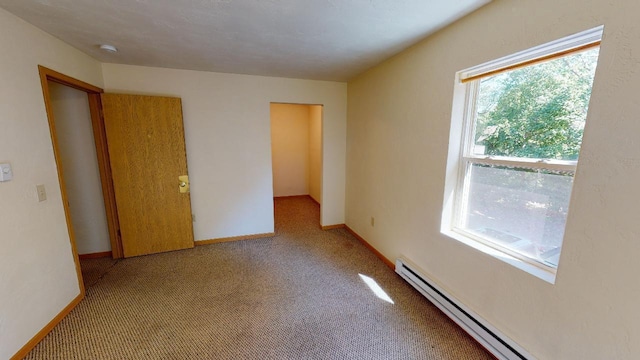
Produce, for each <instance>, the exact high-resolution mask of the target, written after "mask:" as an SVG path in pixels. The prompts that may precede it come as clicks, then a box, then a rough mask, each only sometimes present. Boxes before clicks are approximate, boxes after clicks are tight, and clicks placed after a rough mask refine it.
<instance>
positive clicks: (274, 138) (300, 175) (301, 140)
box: [270, 103, 323, 226]
mask: <svg viewBox="0 0 640 360" xmlns="http://www.w3.org/2000/svg"><path fill="white" fill-rule="evenodd" d="M270 110H271V164H272V167H273V169H272V171H273V197H274V198H283V197H292V196H301V197H309V198H311V199H312V200H313V201H315V202H316V203H317V205H318V208H319V211H318V213H319V216H318V219H317V222H318V225H319V226H320V224H321V223H322V211H321V208H322V172H323V166H322V136H323V135H322V123H323V119H322V115H323V106H322V105H316V104H291V103H271V106H270Z"/></svg>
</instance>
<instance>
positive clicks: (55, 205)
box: [0, 9, 102, 359]
mask: <svg viewBox="0 0 640 360" xmlns="http://www.w3.org/2000/svg"><path fill="white" fill-rule="evenodd" d="M0 33H2V34H4V35H3V36H0V48H2V49H4V51H2V52H0V73H1V74H2V81H1V82H0V98H1V99H2V101H0V162H9V163H11V166H12V168H13V176H14V177H13V180H11V181H9V182H3V183H0V199H1V204H2V206H0V228H2V235H1V236H0V246H1V248H2V250H1V251H0V359H8V358H10V357H11V356H13V355H14V354H15V353H16V352H17V351H18V350H19V349H20V348H22V347H23V346H24V345H25V344H26V343H27V342H28V341H29V340H31V338H33V337H34V335H36V333H38V332H39V331H40V330H41V329H42V328H43V327H44V326H45V325H47V323H49V322H50V321H51V320H52V319H53V318H54V317H55V316H56V315H58V313H60V311H61V310H63V309H64V308H65V307H66V306H67V305H68V304H69V303H70V302H71V301H72V300H73V299H74V298H75V297H77V296H78V295H79V294H80V288H79V285H78V281H77V277H76V269H75V263H74V261H73V256H72V251H71V245H70V241H69V235H68V232H67V225H66V222H65V216H64V210H63V207H62V200H61V193H60V186H59V183H58V175H57V172H56V164H55V160H54V157H53V147H52V145H51V138H50V134H49V125H48V122H47V115H46V112H45V107H44V100H43V96H42V88H41V86H40V78H39V75H38V64H41V65H43V66H46V67H49V68H51V69H54V70H57V71H60V72H62V73H64V74H67V75H69V76H72V77H75V78H78V79H80V80H83V81H86V82H89V83H91V84H93V85H96V86H102V72H101V67H100V64H99V63H98V62H97V61H95V60H94V59H92V58H90V57H88V56H87V55H85V54H83V53H81V52H79V51H77V50H75V49H74V48H72V47H70V46H68V45H66V44H64V43H63V42H61V41H59V40H57V39H55V38H54V37H52V36H50V35H48V34H46V33H44V32H42V31H41V30H39V29H37V28H35V27H33V26H32V25H29V24H27V23H26V22H24V21H23V20H21V19H19V18H17V17H15V16H14V15H12V14H9V13H8V12H6V11H4V10H2V9H0ZM37 184H44V185H45V187H46V191H47V200H46V201H44V202H40V203H39V202H38V200H37V196H36V190H35V189H36V185H37Z"/></svg>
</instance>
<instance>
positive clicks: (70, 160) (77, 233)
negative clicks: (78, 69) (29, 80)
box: [49, 81, 111, 254]
mask: <svg viewBox="0 0 640 360" xmlns="http://www.w3.org/2000/svg"><path fill="white" fill-rule="evenodd" d="M49 96H50V98H51V107H52V108H53V114H54V117H55V119H56V136H57V139H58V149H59V155H60V158H61V162H62V169H63V172H64V181H65V185H66V193H67V200H68V201H69V211H70V213H71V223H72V224H73V231H74V237H75V240H76V249H77V250H78V254H92V253H100V252H106V251H111V243H110V241H109V227H108V226H107V213H106V210H105V207H104V197H103V195H102V183H101V181H100V169H99V168H98V155H97V154H96V145H95V141H94V138H93V126H92V124H91V113H90V110H89V99H88V97H87V93H85V92H84V91H80V90H76V89H74V88H72V87H69V86H64V85H60V84H58V83H55V82H52V81H49Z"/></svg>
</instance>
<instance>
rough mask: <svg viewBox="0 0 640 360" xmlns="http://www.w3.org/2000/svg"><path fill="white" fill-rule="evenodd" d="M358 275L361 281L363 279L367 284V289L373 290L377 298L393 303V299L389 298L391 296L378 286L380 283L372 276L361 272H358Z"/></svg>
mask: <svg viewBox="0 0 640 360" xmlns="http://www.w3.org/2000/svg"><path fill="white" fill-rule="evenodd" d="M358 275H360V278H361V279H362V281H364V283H365V284H367V286H368V287H369V289H371V291H373V293H374V294H375V295H376V296H377V297H378V298H379V299H382V300H384V301H386V302H388V303H390V304H393V303H394V302H393V300H392V299H391V297H390V296H389V295H388V294H387V293H386V292H385V291H384V290H382V288H381V287H380V285H378V283H377V282H376V281H375V280H373V279H372V278H370V277H368V276H366V275H362V274H358Z"/></svg>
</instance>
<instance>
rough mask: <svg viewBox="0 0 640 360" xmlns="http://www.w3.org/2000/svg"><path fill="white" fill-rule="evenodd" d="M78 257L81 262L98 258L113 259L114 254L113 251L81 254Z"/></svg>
mask: <svg viewBox="0 0 640 360" xmlns="http://www.w3.org/2000/svg"><path fill="white" fill-rule="evenodd" d="M78 257H79V258H80V260H84V259H98V258H105V257H113V253H112V252H111V251H103V252H98V253H91V254H79V255H78Z"/></svg>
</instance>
